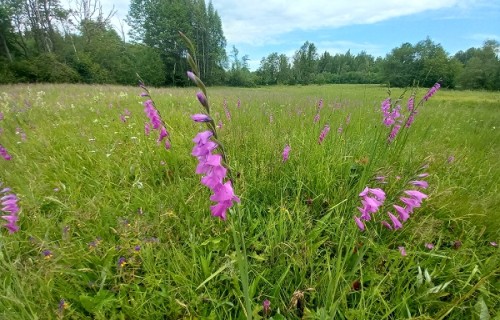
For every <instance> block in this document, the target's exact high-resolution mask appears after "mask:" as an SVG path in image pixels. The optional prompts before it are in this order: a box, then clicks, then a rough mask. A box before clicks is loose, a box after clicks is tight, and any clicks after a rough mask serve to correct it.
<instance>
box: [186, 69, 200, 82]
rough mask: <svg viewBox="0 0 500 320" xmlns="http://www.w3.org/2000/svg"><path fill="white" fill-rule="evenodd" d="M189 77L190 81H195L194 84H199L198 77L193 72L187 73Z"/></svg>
mask: <svg viewBox="0 0 500 320" xmlns="http://www.w3.org/2000/svg"><path fill="white" fill-rule="evenodd" d="M187 76H188V78H189V79H191V81H193V82H194V83H196V84H198V80H197V77H196V75H195V74H194V73H193V72H191V71H188V72H187Z"/></svg>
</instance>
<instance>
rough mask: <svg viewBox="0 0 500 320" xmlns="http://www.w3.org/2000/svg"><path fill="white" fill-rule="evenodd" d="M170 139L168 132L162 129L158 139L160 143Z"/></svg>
mask: <svg viewBox="0 0 500 320" xmlns="http://www.w3.org/2000/svg"><path fill="white" fill-rule="evenodd" d="M166 137H168V131H167V129H165V127H161V129H160V136H159V137H158V143H160V142H161V141H162V140H163V139H164V138H166Z"/></svg>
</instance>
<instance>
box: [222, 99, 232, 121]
mask: <svg viewBox="0 0 500 320" xmlns="http://www.w3.org/2000/svg"><path fill="white" fill-rule="evenodd" d="M223 107H224V112H225V113H226V118H227V120H228V121H231V112H229V108H228V107H227V101H226V99H224V104H223Z"/></svg>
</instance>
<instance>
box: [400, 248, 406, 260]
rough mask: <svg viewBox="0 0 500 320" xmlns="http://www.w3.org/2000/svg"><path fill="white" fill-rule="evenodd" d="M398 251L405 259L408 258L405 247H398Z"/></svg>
mask: <svg viewBox="0 0 500 320" xmlns="http://www.w3.org/2000/svg"><path fill="white" fill-rule="evenodd" d="M398 249H399V253H401V255H402V256H403V257H406V249H405V247H402V246H400V247H398Z"/></svg>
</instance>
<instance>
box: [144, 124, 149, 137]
mask: <svg viewBox="0 0 500 320" xmlns="http://www.w3.org/2000/svg"><path fill="white" fill-rule="evenodd" d="M150 132H151V125H150V124H149V122H145V123H144V134H145V135H146V136H149V133H150Z"/></svg>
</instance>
